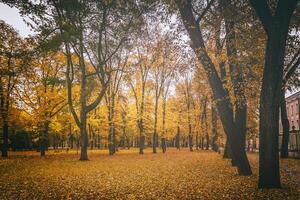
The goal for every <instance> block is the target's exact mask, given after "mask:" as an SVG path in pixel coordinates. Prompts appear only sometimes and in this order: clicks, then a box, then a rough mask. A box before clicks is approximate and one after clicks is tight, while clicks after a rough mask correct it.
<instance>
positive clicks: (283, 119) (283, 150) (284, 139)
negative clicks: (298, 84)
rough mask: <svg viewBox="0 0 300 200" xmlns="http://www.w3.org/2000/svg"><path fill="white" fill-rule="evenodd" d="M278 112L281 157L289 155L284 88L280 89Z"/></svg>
mask: <svg viewBox="0 0 300 200" xmlns="http://www.w3.org/2000/svg"><path fill="white" fill-rule="evenodd" d="M280 114H281V124H282V130H283V135H282V143H281V152H280V157H281V158H287V157H288V156H289V148H288V145H289V137H290V136H289V135H290V132H289V131H290V123H289V119H288V116H287V110H286V101H285V90H284V89H282V91H281V102H280Z"/></svg>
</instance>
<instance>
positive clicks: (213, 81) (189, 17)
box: [176, 0, 252, 175]
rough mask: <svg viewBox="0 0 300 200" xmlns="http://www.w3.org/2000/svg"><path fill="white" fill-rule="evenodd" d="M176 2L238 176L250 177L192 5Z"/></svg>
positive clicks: (247, 163) (219, 81)
mask: <svg viewBox="0 0 300 200" xmlns="http://www.w3.org/2000/svg"><path fill="white" fill-rule="evenodd" d="M176 2H177V6H178V8H179V11H180V15H181V18H182V20H183V23H184V26H185V28H186V30H187V32H188V34H189V36H190V39H191V41H192V44H191V47H192V48H193V50H194V52H195V54H196V55H197V58H198V60H199V61H200V62H201V63H202V66H203V67H204V69H205V71H206V75H207V77H208V81H209V84H210V86H211V87H212V91H213V96H214V99H215V100H217V108H218V112H219V114H220V119H221V121H222V124H223V127H224V130H225V133H226V135H227V137H228V140H229V142H230V144H231V147H232V156H233V158H234V159H235V160H236V161H237V167H238V173H239V174H240V175H251V174H252V171H251V168H250V164H249V161H248V159H247V156H246V153H245V151H243V152H241V149H243V147H242V143H241V142H240V140H239V138H238V135H239V132H238V130H237V128H236V126H235V123H234V114H233V108H232V104H231V102H230V100H229V99H230V98H229V93H228V91H227V90H226V88H224V87H223V85H222V81H221V80H220V78H219V76H218V72H217V71H216V68H215V66H214V64H213V62H212V60H211V59H210V57H209V55H208V53H207V51H206V49H205V44H204V40H203V38H202V33H201V30H200V27H199V24H198V23H197V22H196V19H195V17H194V15H193V12H192V5H191V3H190V2H187V3H183V2H182V1H179V0H178V1H176Z"/></svg>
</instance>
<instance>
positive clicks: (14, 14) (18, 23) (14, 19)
mask: <svg viewBox="0 0 300 200" xmlns="http://www.w3.org/2000/svg"><path fill="white" fill-rule="evenodd" d="M0 19H1V20H3V21H5V22H6V23H7V24H9V25H11V26H13V27H14V28H15V29H16V30H17V31H18V32H19V33H20V35H21V36H22V37H26V36H28V35H29V34H33V31H31V30H30V27H29V26H27V25H26V24H25V22H24V21H23V19H22V17H21V16H20V14H19V12H18V10H17V9H16V8H10V7H9V6H7V5H5V4H3V3H0Z"/></svg>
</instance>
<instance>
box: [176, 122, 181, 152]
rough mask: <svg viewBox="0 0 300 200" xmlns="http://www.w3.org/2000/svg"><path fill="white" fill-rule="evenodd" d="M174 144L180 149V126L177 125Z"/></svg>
mask: <svg viewBox="0 0 300 200" xmlns="http://www.w3.org/2000/svg"><path fill="white" fill-rule="evenodd" d="M175 144H176V148H177V149H178V150H179V149H180V127H179V126H177V134H176V139H175Z"/></svg>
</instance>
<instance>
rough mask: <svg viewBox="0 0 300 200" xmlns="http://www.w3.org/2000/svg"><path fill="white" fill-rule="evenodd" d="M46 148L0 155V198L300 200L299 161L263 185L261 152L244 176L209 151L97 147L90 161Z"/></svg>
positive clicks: (285, 164) (283, 167)
mask: <svg viewBox="0 0 300 200" xmlns="http://www.w3.org/2000/svg"><path fill="white" fill-rule="evenodd" d="M47 153H48V155H47V156H46V157H45V158H40V157H39V156H38V153H37V152H17V153H13V152H11V154H10V158H9V159H0V177H1V178H0V191H1V192H0V199H109V200H110V199H282V200H283V199H300V160H293V159H285V160H282V161H281V175H282V185H283V188H282V189H271V190H260V189H258V188H257V179H258V156H257V154H249V160H250V162H251V166H252V169H253V172H254V174H253V175H252V176H250V177H242V176H238V175H236V169H235V168H233V167H231V164H230V162H229V161H228V160H224V159H222V156H221V155H220V154H217V153H214V152H211V151H194V152H189V151H187V150H181V151H177V150H175V149H171V150H170V149H169V150H168V151H167V153H166V154H162V153H157V154H152V153H151V152H150V149H147V150H146V152H145V154H144V155H138V150H137V149H132V150H121V151H119V152H118V153H117V155H115V156H108V155H107V151H104V150H94V151H90V152H89V158H90V161H86V162H82V161H78V158H79V156H78V155H77V154H76V151H69V152H68V153H66V152H65V151H61V152H54V151H50V152H47Z"/></svg>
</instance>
